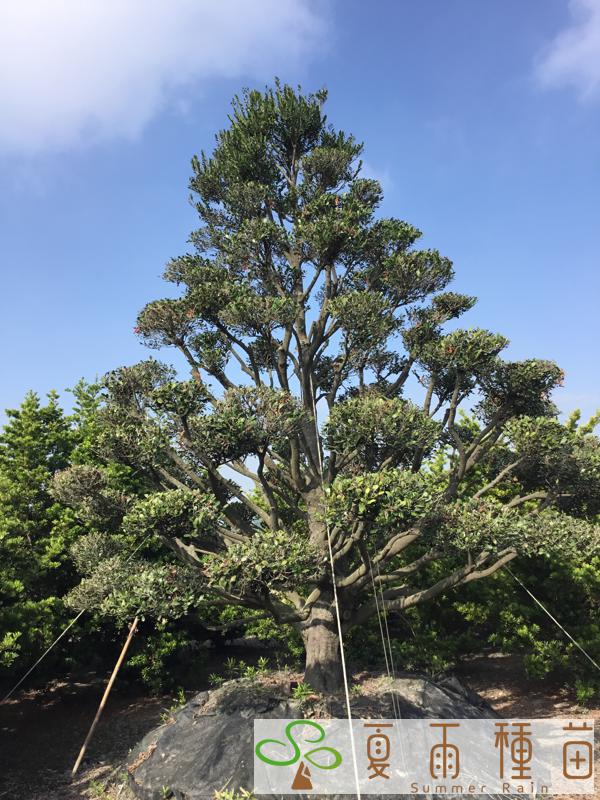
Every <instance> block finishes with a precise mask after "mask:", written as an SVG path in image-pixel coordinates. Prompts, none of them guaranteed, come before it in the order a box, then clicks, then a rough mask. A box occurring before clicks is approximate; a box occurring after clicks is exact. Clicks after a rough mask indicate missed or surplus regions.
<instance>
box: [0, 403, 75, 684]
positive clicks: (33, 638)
mask: <svg viewBox="0 0 600 800" xmlns="http://www.w3.org/2000/svg"><path fill="white" fill-rule="evenodd" d="M6 415H7V423H6V425H5V426H4V429H3V431H2V433H0V667H3V668H4V669H8V668H10V667H12V666H13V665H15V666H21V664H22V660H21V657H22V656H24V658H25V659H29V658H33V657H34V656H35V655H37V654H39V653H40V652H41V651H42V650H43V649H44V648H45V647H46V646H47V645H48V644H49V643H50V642H51V641H52V639H53V638H54V637H55V636H56V635H57V634H58V632H59V631H60V629H61V628H62V626H63V625H64V623H65V619H66V615H67V614H68V613H69V612H68V610H67V609H65V608H64V605H63V603H62V601H61V599H60V598H61V596H62V595H63V594H65V592H66V591H67V590H68V589H70V588H71V587H72V586H73V585H74V584H75V583H76V582H77V575H76V572H75V570H74V568H73V564H72V562H71V559H70V557H69V547H70V545H71V544H72V543H73V542H74V540H75V538H76V537H77V536H78V535H79V534H80V533H81V532H82V528H81V527H80V526H79V525H78V524H77V522H76V520H75V515H74V514H73V512H72V511H71V510H70V509H68V508H66V507H65V506H62V505H60V504H59V503H57V502H56V500H54V498H53V497H52V496H51V495H50V492H49V490H50V487H51V483H52V477H53V475H54V474H55V473H56V472H57V471H59V470H62V469H64V468H65V467H66V466H67V465H68V464H69V462H70V456H71V453H72V451H73V448H74V446H75V438H74V436H73V432H72V430H71V426H70V423H69V420H68V419H67V418H66V417H65V415H64V413H63V411H62V409H61V408H60V406H59V404H58V396H57V395H56V394H55V393H50V394H49V395H48V402H47V404H46V405H45V406H43V405H42V404H41V403H40V399H39V397H38V396H37V395H36V394H34V393H32V392H30V393H29V394H28V395H27V396H26V397H25V399H24V401H23V403H22V404H21V406H20V408H18V409H11V410H8V411H7V412H6Z"/></svg>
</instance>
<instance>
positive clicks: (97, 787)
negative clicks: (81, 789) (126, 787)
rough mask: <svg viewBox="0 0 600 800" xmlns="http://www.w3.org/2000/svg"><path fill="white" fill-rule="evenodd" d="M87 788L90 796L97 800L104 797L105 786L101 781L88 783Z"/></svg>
mask: <svg viewBox="0 0 600 800" xmlns="http://www.w3.org/2000/svg"><path fill="white" fill-rule="evenodd" d="M87 788H88V791H89V792H90V793H91V796H92V797H96V798H98V800H102V798H104V797H106V786H105V785H104V783H102V781H90V782H89V784H88V787H87Z"/></svg>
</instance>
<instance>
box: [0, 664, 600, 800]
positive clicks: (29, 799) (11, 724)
mask: <svg viewBox="0 0 600 800" xmlns="http://www.w3.org/2000/svg"><path fill="white" fill-rule="evenodd" d="M456 674H457V675H458V677H459V679H460V680H461V681H462V682H463V683H466V684H468V685H469V686H470V687H471V688H472V689H474V690H475V691H477V692H478V693H479V694H480V695H482V696H483V697H484V698H485V699H486V700H487V701H488V702H489V703H491V705H492V706H493V707H494V708H495V709H496V710H497V711H498V712H499V713H501V714H502V715H504V716H507V717H524V718H527V717H550V716H558V717H573V716H586V717H594V718H595V719H596V720H598V721H599V722H598V727H600V707H598V706H595V707H592V708H589V709H582V708H580V707H579V706H578V705H577V703H576V701H575V698H574V697H573V696H572V695H570V694H569V693H568V692H567V691H565V690H561V689H556V688H555V687H550V686H549V684H548V683H547V682H544V681H533V680H527V679H526V678H524V677H523V671H522V669H521V666H520V663H519V659H518V658H515V657H512V656H498V655H497V656H486V657H481V658H476V659H473V660H471V661H468V662H466V663H465V664H463V665H462V666H461V668H460V669H459V670H457V671H456ZM101 694H102V681H100V680H94V681H86V682H79V683H77V682H71V683H54V684H51V685H50V686H49V687H47V688H46V689H45V690H44V691H27V692H23V693H21V694H19V695H18V696H17V697H16V698H14V699H13V700H11V701H9V703H7V704H6V705H4V706H2V707H0V800H9V798H10V800H81V799H82V798H99V799H100V798H103V800H131V795H130V793H129V791H128V789H127V787H126V785H125V764H126V759H127V754H128V752H129V750H130V748H131V747H133V745H135V743H136V742H137V741H138V740H139V739H140V738H141V737H142V736H143V735H144V734H145V733H146V732H147V731H148V730H150V729H151V728H152V727H154V726H156V725H157V724H160V722H161V716H162V715H164V714H165V712H166V711H167V709H168V708H169V707H170V706H171V704H172V699H171V698H170V697H169V696H165V697H158V698H148V697H144V696H142V695H134V694H131V693H129V694H123V693H119V692H115V693H114V694H113V695H112V696H111V698H110V700H109V703H108V706H107V708H106V711H105V714H104V716H103V718H102V721H101V723H100V725H99V726H98V729H97V732H96V735H95V737H94V739H93V741H92V743H91V745H90V748H89V751H88V754H87V756H86V759H85V761H84V763H83V765H82V768H81V770H80V772H79V774H78V775H77V776H76V777H75V778H74V779H71V776H70V770H71V768H72V766H73V763H74V761H75V759H76V757H77V753H78V751H79V748H80V747H81V744H82V742H83V740H84V738H85V735H86V733H87V730H88V728H89V726H90V723H91V721H92V719H93V716H94V713H95V711H96V707H97V704H98V701H99V699H100V696H101ZM599 763H600V761H599ZM598 798H600V791H599V792H597V793H596V795H595V796H594V800H598ZM556 800H558V798H556ZM588 800H591V796H588Z"/></svg>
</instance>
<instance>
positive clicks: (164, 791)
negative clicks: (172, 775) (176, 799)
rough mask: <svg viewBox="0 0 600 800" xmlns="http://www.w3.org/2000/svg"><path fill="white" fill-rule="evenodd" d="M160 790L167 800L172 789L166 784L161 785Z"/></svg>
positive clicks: (171, 794) (171, 793) (171, 795)
mask: <svg viewBox="0 0 600 800" xmlns="http://www.w3.org/2000/svg"><path fill="white" fill-rule="evenodd" d="M160 792H161V795H162V797H163V798H164V799H165V800H167V798H169V797H173V791H172V790H171V789H169V787H168V786H161V789H160Z"/></svg>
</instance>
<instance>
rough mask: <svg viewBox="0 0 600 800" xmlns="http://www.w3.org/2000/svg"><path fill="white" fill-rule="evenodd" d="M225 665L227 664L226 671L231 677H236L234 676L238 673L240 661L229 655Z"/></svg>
mask: <svg viewBox="0 0 600 800" xmlns="http://www.w3.org/2000/svg"><path fill="white" fill-rule="evenodd" d="M224 666H225V672H226V673H227V675H228V676H229V677H230V678H234V677H235V675H236V674H237V669H238V662H237V660H236V659H235V658H234V657H233V656H230V657H229V658H228V659H227V660H226V661H225V665H224Z"/></svg>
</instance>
